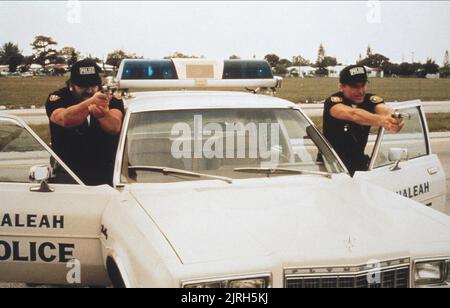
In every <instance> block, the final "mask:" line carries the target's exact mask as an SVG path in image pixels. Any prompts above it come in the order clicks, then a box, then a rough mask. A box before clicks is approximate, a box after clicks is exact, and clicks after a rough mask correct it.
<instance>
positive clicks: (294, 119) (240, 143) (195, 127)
mask: <svg viewBox="0 0 450 308" xmlns="http://www.w3.org/2000/svg"><path fill="white" fill-rule="evenodd" d="M309 127H310V124H309V122H308V121H307V120H306V119H305V118H304V117H303V116H302V115H301V113H300V112H299V111H298V110H293V109H270V108H268V109H263V108H261V109H211V110H172V111H151V112H141V113H136V114H132V115H131V117H130V124H129V127H128V130H127V139H126V146H125V153H124V160H123V166H122V169H123V171H122V181H123V182H168V181H180V179H179V178H176V177H168V176H165V175H162V174H160V173H157V172H149V171H148V170H133V168H131V169H132V170H129V169H130V167H135V166H159V167H170V168H175V169H181V170H185V171H190V172H200V173H205V174H209V175H217V176H226V177H230V178H251V177H264V176H265V175H264V174H256V173H255V174H250V173H239V172H236V171H235V169H236V168H267V167H277V168H297V169H301V170H309V171H324V172H335V173H339V172H343V169H342V166H340V164H339V163H338V161H337V159H336V157H334V156H333V155H332V154H330V153H328V152H327V153H325V154H324V153H320V150H319V148H318V146H317V145H316V144H315V143H314V142H313V141H312V140H311V137H310V136H309V135H310V130H308V128H309ZM319 154H322V155H319ZM181 180H182V179H181Z"/></svg>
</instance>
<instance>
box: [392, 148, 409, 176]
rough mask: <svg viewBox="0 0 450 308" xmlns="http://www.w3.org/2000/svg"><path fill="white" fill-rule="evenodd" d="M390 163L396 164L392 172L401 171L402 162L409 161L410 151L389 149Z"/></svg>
mask: <svg viewBox="0 0 450 308" xmlns="http://www.w3.org/2000/svg"><path fill="white" fill-rule="evenodd" d="M388 158H389V161H391V162H395V165H394V166H393V167H391V171H396V170H400V169H401V168H400V162H402V161H405V160H408V149H402V148H391V149H389V157H388Z"/></svg>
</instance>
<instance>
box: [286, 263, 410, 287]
mask: <svg viewBox="0 0 450 308" xmlns="http://www.w3.org/2000/svg"><path fill="white" fill-rule="evenodd" d="M407 260H408V261H407ZM401 261H405V262H401ZM391 262H395V263H397V265H394V266H392V265H389V264H392V263H391ZM383 264H384V265H385V266H380V265H379V264H378V265H377V266H376V267H373V268H371V269H367V266H365V265H363V266H356V267H343V268H342V267H327V268H310V269H297V270H292V269H290V270H286V271H285V287H286V288H295V289H297V288H408V287H409V272H410V271H409V269H410V265H409V259H402V260H395V261H387V262H383ZM361 269H362V270H361ZM324 272H327V273H324ZM299 273H300V274H299Z"/></svg>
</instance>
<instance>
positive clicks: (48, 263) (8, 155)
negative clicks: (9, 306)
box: [0, 115, 118, 286]
mask: <svg viewBox="0 0 450 308" xmlns="http://www.w3.org/2000/svg"><path fill="white" fill-rule="evenodd" d="M30 168H31V169H32V170H33V172H31V174H30ZM45 170H48V171H49V172H48V174H43V171H45ZM44 173H45V172H44ZM45 179H48V181H45ZM35 180H40V183H39V182H36V181H35ZM47 183H48V185H47ZM117 193H118V192H117V191H115V190H114V189H113V188H111V187H109V186H99V187H88V186H85V185H84V184H83V183H82V182H81V181H80V180H79V179H78V178H77V176H76V175H75V174H74V173H72V172H71V171H70V170H69V169H68V168H67V166H66V165H65V164H64V163H63V162H62V161H61V160H60V159H59V158H58V157H57V156H56V155H55V154H54V153H53V152H52V150H51V149H50V148H49V147H48V146H47V145H46V144H45V143H44V142H43V141H42V140H41V139H39V137H38V136H37V135H36V134H35V133H34V132H33V131H32V130H31V129H30V128H29V127H28V126H27V125H26V124H25V123H24V122H23V121H22V120H20V119H18V118H16V117H12V116H6V115H0V200H1V201H0V281H8V282H28V283H43V284H68V283H81V284H84V285H98V286H102V285H107V284H108V278H107V275H106V271H105V269H104V263H103V260H102V251H101V244H100V234H101V218H102V214H103V211H104V209H105V207H106V205H107V204H108V202H109V200H110V199H111V198H112V197H113V196H114V195H116V194H117ZM77 271H79V273H77ZM78 279H81V280H78Z"/></svg>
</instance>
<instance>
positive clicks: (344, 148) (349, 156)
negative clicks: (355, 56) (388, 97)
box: [323, 92, 384, 176]
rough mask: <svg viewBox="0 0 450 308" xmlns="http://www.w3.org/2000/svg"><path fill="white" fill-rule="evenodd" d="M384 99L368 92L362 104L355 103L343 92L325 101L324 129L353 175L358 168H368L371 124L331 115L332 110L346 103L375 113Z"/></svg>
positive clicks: (362, 169)
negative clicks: (366, 150)
mask: <svg viewBox="0 0 450 308" xmlns="http://www.w3.org/2000/svg"><path fill="white" fill-rule="evenodd" d="M382 103H384V100H383V99H382V98H380V97H378V96H376V95H373V94H366V96H365V98H364V102H363V103H362V104H355V103H354V102H352V101H351V100H349V99H347V98H346V97H345V96H344V94H343V93H342V92H338V93H335V94H333V95H332V96H331V97H329V98H328V99H327V100H326V101H325V105H324V111H323V131H324V135H325V137H326V138H327V139H328V141H329V142H330V143H331V145H332V146H333V148H334V149H335V151H336V152H337V154H338V155H339V156H340V158H341V159H342V161H343V163H344V164H345V165H346V167H347V169H348V170H349V172H350V174H351V175H352V176H353V174H354V173H355V171H357V170H361V171H364V170H367V168H368V163H369V159H368V156H366V155H365V154H364V151H365V148H366V145H367V141H368V139H369V133H370V126H364V125H359V124H357V123H354V122H350V121H344V120H339V119H336V118H334V117H332V116H331V114H330V110H331V108H332V107H333V106H334V105H336V104H344V105H346V106H349V107H352V108H360V109H364V110H366V111H368V112H370V113H375V106H376V105H378V104H382Z"/></svg>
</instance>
